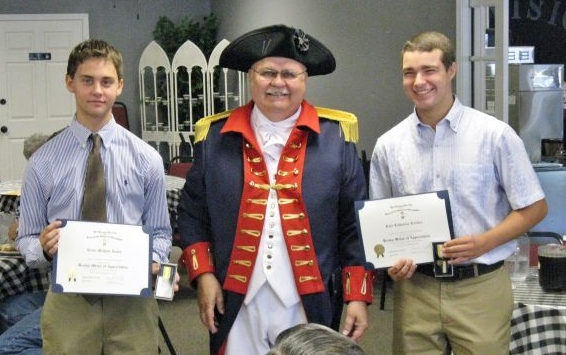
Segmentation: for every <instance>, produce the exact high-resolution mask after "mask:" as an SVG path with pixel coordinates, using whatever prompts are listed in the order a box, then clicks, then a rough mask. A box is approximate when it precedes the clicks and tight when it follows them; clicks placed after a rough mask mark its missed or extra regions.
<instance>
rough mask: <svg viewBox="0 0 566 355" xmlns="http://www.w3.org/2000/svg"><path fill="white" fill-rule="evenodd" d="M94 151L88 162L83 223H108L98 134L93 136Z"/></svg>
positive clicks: (91, 137) (92, 150)
mask: <svg viewBox="0 0 566 355" xmlns="http://www.w3.org/2000/svg"><path fill="white" fill-rule="evenodd" d="M89 139H92V149H91V151H90V154H89V155H88V159H87V161H86V164H87V166H86V175H85V185H84V195H83V206H82V216H83V217H82V219H83V221H93V222H106V183H105V181H104V165H103V164H102V158H101V157H100V143H101V142H102V139H101V138H100V136H99V135H98V134H94V133H93V134H91V136H90V137H89Z"/></svg>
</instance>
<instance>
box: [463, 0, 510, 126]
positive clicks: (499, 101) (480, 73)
mask: <svg viewBox="0 0 566 355" xmlns="http://www.w3.org/2000/svg"><path fill="white" fill-rule="evenodd" d="M490 7H493V8H494V9H495V14H494V17H495V34H494V40H495V45H494V47H489V48H487V47H486V46H485V43H486V40H485V31H486V29H487V28H488V25H489V16H488V14H487V9H488V8H490ZM475 10H479V11H476V12H475V13H474V11H475ZM473 15H475V16H473ZM456 38H457V41H456V60H457V63H458V68H459V69H458V71H459V74H458V79H457V83H456V92H457V93H458V97H459V98H460V100H461V101H462V102H463V103H464V104H466V105H468V106H471V107H473V108H475V109H477V110H480V111H482V112H485V113H487V114H490V115H492V116H495V117H497V118H498V119H500V120H502V121H504V122H508V121H509V80H508V78H509V66H508V52H509V2H508V1H501V0H459V1H457V4H456ZM486 63H495V76H494V79H495V81H494V94H495V95H494V96H495V100H494V103H493V109H491V108H489V107H486V106H487V105H486V74H487V73H486V65H485V64H486Z"/></svg>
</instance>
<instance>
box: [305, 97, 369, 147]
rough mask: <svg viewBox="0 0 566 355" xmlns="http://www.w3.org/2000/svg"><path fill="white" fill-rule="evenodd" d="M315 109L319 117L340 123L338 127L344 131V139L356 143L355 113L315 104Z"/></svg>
mask: <svg viewBox="0 0 566 355" xmlns="http://www.w3.org/2000/svg"><path fill="white" fill-rule="evenodd" d="M315 110H316V114H317V115H318V117H319V118H324V119H328V120H330V121H334V122H336V123H338V124H340V128H341V129H342V131H343V132H344V139H345V140H346V141H347V142H354V143H356V142H357V141H358V139H359V132H358V118H357V117H356V115H355V114H353V113H351V112H347V111H342V110H337V109H332V108H327V107H319V106H316V107H315Z"/></svg>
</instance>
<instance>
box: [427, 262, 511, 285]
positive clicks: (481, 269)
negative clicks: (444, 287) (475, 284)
mask: <svg viewBox="0 0 566 355" xmlns="http://www.w3.org/2000/svg"><path fill="white" fill-rule="evenodd" d="M501 266H503V261H498V262H496V263H495V264H491V265H485V264H468V265H454V276H447V277H438V278H437V279H438V280H440V281H461V280H465V279H470V278H472V277H478V276H480V275H483V274H487V273H489V272H492V271H495V270H497V269H499V268H500V267H501ZM417 272H418V273H421V274H424V275H427V276H432V277H434V268H433V265H432V264H422V265H418V266H417Z"/></svg>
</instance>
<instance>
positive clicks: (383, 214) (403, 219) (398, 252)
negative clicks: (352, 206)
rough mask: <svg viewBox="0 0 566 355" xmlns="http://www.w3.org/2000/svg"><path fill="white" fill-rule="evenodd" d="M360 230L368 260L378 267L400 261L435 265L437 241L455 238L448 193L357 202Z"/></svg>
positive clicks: (440, 192)
mask: <svg viewBox="0 0 566 355" xmlns="http://www.w3.org/2000/svg"><path fill="white" fill-rule="evenodd" d="M356 216H357V219H358V228H359V231H360V233H361V235H362V239H363V243H364V250H365V254H366V259H367V261H368V262H371V263H373V265H374V267H375V268H385V267H390V266H391V265H393V264H394V263H395V262H396V261H397V260H398V259H399V258H411V259H413V260H414V261H415V263H417V264H421V263H428V262H433V250H432V247H431V245H432V243H433V242H444V241H447V240H449V239H450V238H451V237H452V236H453V235H454V229H453V227H452V217H451V214H450V200H449V198H448V191H445V190H443V191H437V192H431V193H425V194H419V195H410V196H402V197H394V198H388V199H382V200H372V201H356Z"/></svg>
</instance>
